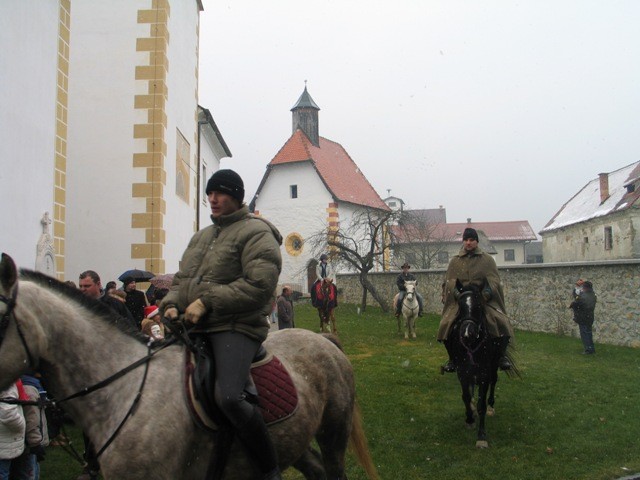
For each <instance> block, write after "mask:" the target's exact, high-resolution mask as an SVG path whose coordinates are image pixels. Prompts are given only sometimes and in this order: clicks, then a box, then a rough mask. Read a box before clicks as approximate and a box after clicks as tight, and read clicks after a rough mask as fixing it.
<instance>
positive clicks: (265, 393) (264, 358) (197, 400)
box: [185, 334, 298, 431]
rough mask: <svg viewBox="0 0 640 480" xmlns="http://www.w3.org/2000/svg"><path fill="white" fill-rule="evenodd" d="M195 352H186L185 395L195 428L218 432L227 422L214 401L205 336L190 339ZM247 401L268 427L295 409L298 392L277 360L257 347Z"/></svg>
mask: <svg viewBox="0 0 640 480" xmlns="http://www.w3.org/2000/svg"><path fill="white" fill-rule="evenodd" d="M191 339H192V341H193V344H194V345H195V349H194V350H195V351H192V350H190V349H185V352H186V355H185V372H186V376H185V378H186V382H185V383H186V385H185V387H186V395H187V403H188V405H189V410H190V411H191V415H192V417H193V419H194V420H195V422H196V424H198V425H199V426H200V427H202V428H204V429H205V430H208V431H217V430H218V429H219V426H220V425H221V424H222V423H224V422H226V419H225V417H224V415H223V413H222V412H221V411H220V409H219V408H218V407H217V405H216V402H215V399H214V393H213V392H214V382H215V377H214V372H215V364H214V357H213V353H212V352H211V349H210V346H209V343H208V342H207V341H206V337H205V336H204V335H197V334H196V335H193V336H192V338H191ZM244 394H245V395H246V399H247V401H249V402H250V403H253V404H254V405H256V406H257V407H258V408H259V409H260V411H261V413H262V417H263V418H264V421H265V423H266V424H267V425H269V424H272V423H276V422H280V421H282V420H284V419H286V418H288V417H289V416H291V415H293V413H294V412H295V410H296V408H297V407H298V392H297V391H296V387H295V385H294V384H293V380H292V379H291V376H290V375H289V372H288V371H287V369H286V368H285V366H284V365H282V363H281V362H280V360H279V359H278V358H277V357H276V356H275V355H272V354H270V353H268V352H267V350H266V349H265V348H264V347H263V346H260V349H259V350H258V352H257V353H256V356H255V357H254V360H253V363H252V365H251V375H250V376H249V377H248V378H247V383H246V385H245V388H244Z"/></svg>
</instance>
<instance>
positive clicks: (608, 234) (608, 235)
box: [604, 227, 613, 250]
mask: <svg viewBox="0 0 640 480" xmlns="http://www.w3.org/2000/svg"><path fill="white" fill-rule="evenodd" d="M612 248H613V228H611V227H604V249H605V250H611V249H612Z"/></svg>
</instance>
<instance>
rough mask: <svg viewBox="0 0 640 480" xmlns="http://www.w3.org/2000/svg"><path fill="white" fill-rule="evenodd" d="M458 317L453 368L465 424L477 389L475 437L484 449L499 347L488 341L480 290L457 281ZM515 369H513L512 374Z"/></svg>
mask: <svg viewBox="0 0 640 480" xmlns="http://www.w3.org/2000/svg"><path fill="white" fill-rule="evenodd" d="M456 289H457V290H458V293H459V296H458V315H457V316H456V319H455V321H454V324H453V327H452V329H451V333H450V334H449V339H448V340H447V341H448V342H451V343H450V348H451V352H452V360H453V362H454V364H455V365H456V371H457V373H458V380H459V381H460V386H461V387H462V400H463V402H464V406H465V411H466V420H465V421H466V424H467V426H468V427H472V426H473V425H474V423H475V419H474V408H473V396H474V391H475V387H476V386H477V387H478V402H477V406H476V408H475V410H477V414H478V437H477V441H476V447H478V448H487V447H488V446H489V443H488V441H487V432H486V429H485V416H486V415H489V416H492V415H493V414H494V404H495V388H496V383H497V381H498V361H499V359H500V347H499V344H498V342H497V341H496V340H495V339H493V338H491V337H490V336H489V334H488V332H487V328H486V325H485V313H484V299H483V296H482V289H481V288H478V287H477V286H474V285H469V286H467V287H463V286H462V284H461V283H460V282H459V281H457V282H456ZM516 372H517V370H516V369H514V373H516Z"/></svg>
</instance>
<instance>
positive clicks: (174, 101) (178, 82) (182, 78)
mask: <svg viewBox="0 0 640 480" xmlns="http://www.w3.org/2000/svg"><path fill="white" fill-rule="evenodd" d="M198 16H199V13H198V9H197V2H195V1H189V2H171V16H170V17H169V31H170V32H171V40H170V42H169V45H168V50H167V58H168V62H169V73H168V78H167V87H168V90H169V96H168V99H167V106H166V112H167V130H166V137H165V141H166V143H167V164H166V175H167V183H166V186H165V200H166V202H167V211H166V215H165V222H164V223H165V224H164V229H165V232H166V244H165V246H164V259H165V270H166V272H168V273H173V272H176V271H177V270H178V264H179V261H180V258H181V257H182V253H183V252H184V250H185V248H187V245H188V243H189V240H190V239H191V237H192V236H193V234H194V232H195V230H196V225H197V219H196V201H197V200H196V198H197V197H196V191H197V189H198V188H200V186H199V185H197V183H198V182H197V168H198V167H197V158H198V145H197V142H198V132H197V124H198V103H197V93H198V79H197V71H198V36H197V33H198V30H197V25H198ZM178 131H179V132H180V134H181V135H182V136H183V137H184V139H185V140H186V141H187V143H188V145H189V155H188V161H189V165H188V167H187V170H188V172H189V195H188V200H189V201H188V202H185V201H184V200H183V199H182V198H180V197H179V196H178V195H176V171H177V169H176V162H179V161H180V160H179V159H178V158H177V155H176V153H177V152H176V150H177V145H176V142H177V139H178ZM201 150H202V149H201Z"/></svg>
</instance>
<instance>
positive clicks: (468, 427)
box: [464, 422, 476, 430]
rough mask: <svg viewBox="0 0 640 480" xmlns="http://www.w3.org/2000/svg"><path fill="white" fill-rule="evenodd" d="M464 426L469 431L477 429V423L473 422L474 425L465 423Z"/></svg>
mask: <svg viewBox="0 0 640 480" xmlns="http://www.w3.org/2000/svg"><path fill="white" fill-rule="evenodd" d="M464 426H465V427H467V430H473V429H474V428H476V422H472V423H467V422H465V423H464Z"/></svg>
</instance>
